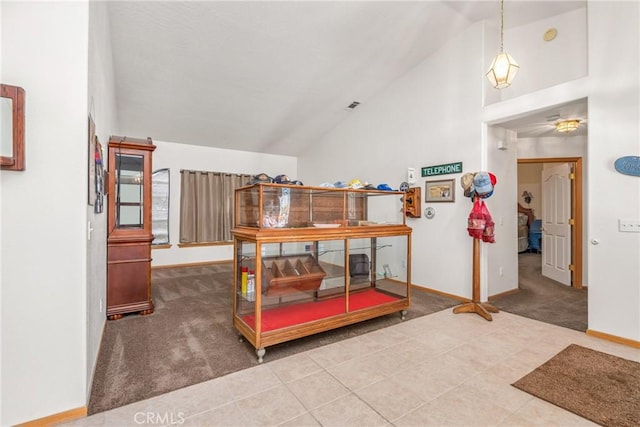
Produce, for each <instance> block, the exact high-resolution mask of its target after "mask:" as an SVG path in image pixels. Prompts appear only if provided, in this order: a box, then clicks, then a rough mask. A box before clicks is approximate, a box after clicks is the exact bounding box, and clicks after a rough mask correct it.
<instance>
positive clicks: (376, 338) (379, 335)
mask: <svg viewBox="0 0 640 427" xmlns="http://www.w3.org/2000/svg"><path fill="white" fill-rule="evenodd" d="M360 338H361V339H364V340H368V341H371V342H373V343H375V345H377V346H378V348H376V349H374V350H382V349H384V348H388V347H394V346H396V345H398V344H400V343H402V342H404V341H406V340H407V339H408V338H407V336H406V335H405V334H403V333H401V332H400V331H398V330H396V328H395V327H393V328H383V329H378V330H377V331H372V332H369V333H367V334H365V335H362V336H361V337H360Z"/></svg>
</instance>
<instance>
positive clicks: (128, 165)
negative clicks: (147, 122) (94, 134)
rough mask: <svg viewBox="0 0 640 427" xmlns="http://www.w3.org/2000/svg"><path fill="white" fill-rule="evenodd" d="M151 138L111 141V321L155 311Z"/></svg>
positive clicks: (109, 236)
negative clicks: (152, 263)
mask: <svg viewBox="0 0 640 427" xmlns="http://www.w3.org/2000/svg"><path fill="white" fill-rule="evenodd" d="M155 149H156V147H155V145H153V142H152V141H151V138H147V139H137V138H129V137H118V136H112V137H111V138H110V139H109V164H108V166H109V169H108V170H109V182H108V185H109V187H108V199H109V204H108V215H109V218H108V230H107V318H108V319H110V320H114V319H119V318H121V317H122V315H123V314H126V313H140V314H150V313H153V301H152V299H151V241H152V240H153V234H152V231H151V230H152V229H151V156H152V153H153V151H154V150H155Z"/></svg>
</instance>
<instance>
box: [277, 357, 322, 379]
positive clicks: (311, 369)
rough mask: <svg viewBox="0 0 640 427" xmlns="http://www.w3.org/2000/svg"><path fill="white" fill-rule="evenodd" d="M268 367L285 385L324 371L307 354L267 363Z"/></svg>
mask: <svg viewBox="0 0 640 427" xmlns="http://www.w3.org/2000/svg"><path fill="white" fill-rule="evenodd" d="M266 366H268V367H269V368H270V369H271V370H272V371H273V372H274V373H275V374H276V375H277V376H278V378H280V380H281V381H282V382H285V383H286V382H289V381H294V380H297V379H299V378H302V377H306V376H307V375H311V374H313V373H316V372H319V371H322V367H320V365H318V364H317V363H316V362H314V361H313V359H311V358H310V357H309V355H308V354H307V353H306V352H305V353H299V354H295V355H293V356H289V357H285V358H283V359H278V360H274V361H272V362H269V363H267V364H266Z"/></svg>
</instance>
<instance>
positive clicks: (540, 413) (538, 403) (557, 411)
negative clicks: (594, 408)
mask: <svg viewBox="0 0 640 427" xmlns="http://www.w3.org/2000/svg"><path fill="white" fill-rule="evenodd" d="M514 414H515V415H517V416H518V417H521V418H523V419H525V420H529V422H531V424H532V425H536V426H549V427H554V426H558V427H572V426H575V427H583V426H584V427H591V426H597V424H595V423H593V422H591V421H589V420H587V419H585V418H582V417H579V416H577V415H575V414H573V413H571V412H569V411H565V410H564V409H562V408H560V407H558V406H555V405H552V404H551V403H547V402H545V401H543V400H540V399H538V398H533V399H531V400H530V401H529V402H527V403H526V404H525V405H524V406H522V408H520V409H519V410H517V411H516V412H514Z"/></svg>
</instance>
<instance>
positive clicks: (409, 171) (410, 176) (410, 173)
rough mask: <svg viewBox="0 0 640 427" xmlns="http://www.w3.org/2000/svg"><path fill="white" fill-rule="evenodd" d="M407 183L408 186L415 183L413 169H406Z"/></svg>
mask: <svg viewBox="0 0 640 427" xmlns="http://www.w3.org/2000/svg"><path fill="white" fill-rule="evenodd" d="M407 182H408V183H409V184H415V183H416V170H415V169H414V168H409V169H407Z"/></svg>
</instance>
